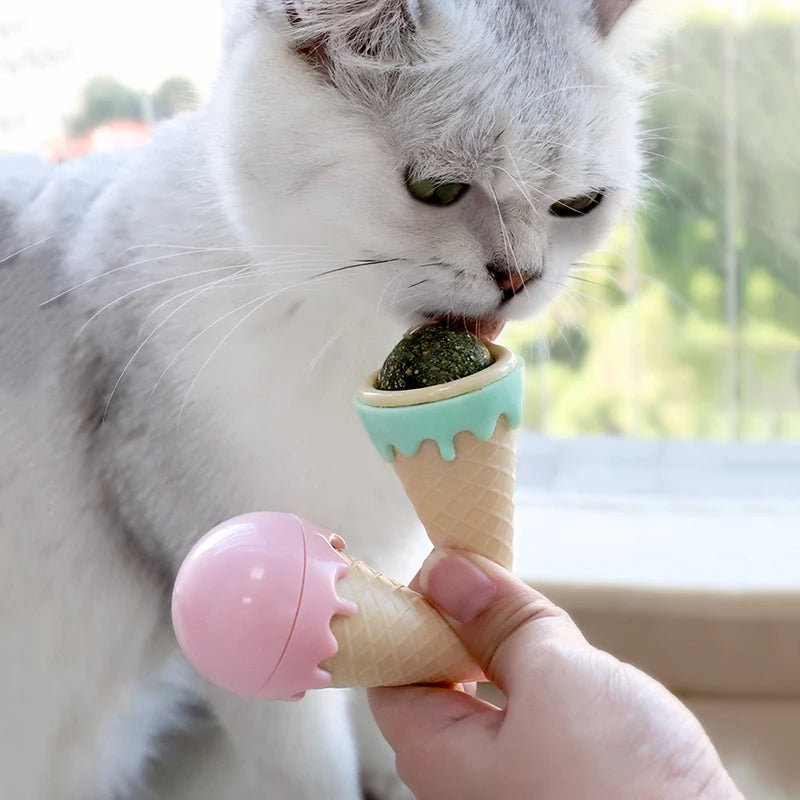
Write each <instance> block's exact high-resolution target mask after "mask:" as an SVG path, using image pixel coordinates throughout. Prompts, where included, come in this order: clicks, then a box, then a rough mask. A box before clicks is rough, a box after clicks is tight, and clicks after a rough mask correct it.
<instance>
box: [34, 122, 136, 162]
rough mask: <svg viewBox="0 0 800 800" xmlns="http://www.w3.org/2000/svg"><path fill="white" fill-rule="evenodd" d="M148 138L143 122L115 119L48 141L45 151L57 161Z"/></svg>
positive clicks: (103, 151) (129, 145) (125, 145)
mask: <svg viewBox="0 0 800 800" xmlns="http://www.w3.org/2000/svg"><path fill="white" fill-rule="evenodd" d="M149 138H150V128H149V127H148V126H147V125H145V124H144V123H143V122H134V121H132V120H117V121H114V122H108V123H106V124H105V125H100V126H99V127H97V128H95V129H94V130H93V131H90V132H89V133H87V134H85V135H84V136H80V137H77V138H74V139H58V140H56V141H53V142H48V143H47V144H46V145H45V152H46V154H47V157H48V158H49V159H50V160H51V161H54V162H56V163H58V162H61V161H67V160H69V159H71V158H79V157H80V156H85V155H87V154H89V153H108V152H111V151H112V150H119V149H120V148H122V147H131V146H134V145H137V144H142V143H143V142H146V141H147V140H148V139H149Z"/></svg>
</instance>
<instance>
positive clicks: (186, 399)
mask: <svg viewBox="0 0 800 800" xmlns="http://www.w3.org/2000/svg"><path fill="white" fill-rule="evenodd" d="M293 288H295V287H294V286H287V287H285V288H283V289H278V290H277V291H275V292H270V293H269V294H267V295H262V296H261V297H259V298H256V303H257V305H256V306H255V308H252V309H250V311H248V312H247V313H246V314H245V315H244V317H242V319H240V320H239V321H238V322H237V323H236V324H235V325H234V326H233V328H231V329H230V330H229V331H228V332H227V333H226V334H225V336H223V338H222V340H221V341H220V342H219V344H217V346H216V347H215V348H214V349H213V350H212V351H211V353H210V354H209V355H208V358H206V360H205V361H204V362H203V363H202V364H201V365H200V369H199V370H197V372H196V373H195V376H194V378H193V379H192V382H191V383H190V384H189V388H188V389H187V390H186V394H185V396H184V398H183V402H182V403H181V407H180V410H179V411H178V422H179V423H180V420H181V418H182V417H183V411H184V409H185V408H186V404H187V403H188V402H189V397H190V395H191V393H192V390H193V389H194V387H195V386H196V385H197V382H198V381H199V380H200V376H201V375H202V374H203V372H204V371H205V369H206V367H207V366H208V365H209V364H210V363H211V360H212V359H213V358H214V356H215V355H216V354H217V353H218V352H219V351H220V350H221V349H222V347H223V346H224V345H225V342H227V341H228V340H229V339H230V338H231V336H233V335H234V334H235V333H236V331H238V330H239V328H241V327H242V325H244V324H245V323H246V322H247V320H249V319H250V318H251V317H252V316H253V315H254V314H256V313H258V312H259V311H260V310H261V309H262V308H264V306H266V305H267V303H269V302H270V301H271V300H274V299H275V298H276V297H280V296H281V295H283V294H286V292H288V291H289V290H290V289H293ZM248 305H250V304H248ZM240 310H241V307H240V308H238V309H236V311H240Z"/></svg>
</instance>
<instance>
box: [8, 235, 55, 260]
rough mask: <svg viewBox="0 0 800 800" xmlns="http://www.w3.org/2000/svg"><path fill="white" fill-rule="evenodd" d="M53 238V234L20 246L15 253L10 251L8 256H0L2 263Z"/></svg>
mask: <svg viewBox="0 0 800 800" xmlns="http://www.w3.org/2000/svg"><path fill="white" fill-rule="evenodd" d="M52 238H53V235H50V236H45V237H44V238H43V239H39V240H37V241H35V242H33V243H32V244H27V245H25V247H20V248H19V250H15V251H14V252H13V253H9V254H8V255H7V256H3V258H0V264H5V263H6V262H8V261H11V259H12V258H16V257H17V256H21V255H22V254H23V253H27V252H28V251H29V250H33V249H34V248H35V247H39V245H42V244H45V243H46V242H49V241H50V240H51V239H52Z"/></svg>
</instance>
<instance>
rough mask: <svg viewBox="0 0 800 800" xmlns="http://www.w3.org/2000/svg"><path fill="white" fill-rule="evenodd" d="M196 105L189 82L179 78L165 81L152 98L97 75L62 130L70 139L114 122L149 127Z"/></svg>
mask: <svg viewBox="0 0 800 800" xmlns="http://www.w3.org/2000/svg"><path fill="white" fill-rule="evenodd" d="M197 102H198V98H197V92H196V91H195V88H194V86H193V85H192V82H191V81H190V80H189V79H188V78H184V77H183V76H181V75H173V76H172V77H170V78H167V79H166V80H165V81H164V82H163V83H162V84H161V85H160V86H159V87H158V88H157V89H156V90H155V91H154V92H153V93H152V94H149V93H146V92H137V91H135V90H134V89H132V88H131V87H130V86H126V85H125V84H124V83H122V81H120V80H118V79H117V78H115V77H113V76H110V75H98V76H96V77H94V78H92V80H90V81H89V82H88V83H87V84H86V85H85V86H84V87H83V89H82V90H81V93H80V99H79V105H78V110H77V112H76V113H75V115H74V116H73V117H71V118H70V119H69V120H68V121H67V124H66V127H67V130H68V131H69V133H70V134H71V135H72V136H80V135H81V134H84V133H87V132H89V131H91V130H93V129H94V128H97V127H99V126H100V125H103V124H104V123H106V122H114V121H117V120H128V121H133V122H144V123H148V124H152V123H153V122H158V121H159V120H162V119H167V118H168V117H171V116H174V115H175V114H177V113H179V112H180V111H185V110H188V109H191V108H194V107H195V106H196V105H197Z"/></svg>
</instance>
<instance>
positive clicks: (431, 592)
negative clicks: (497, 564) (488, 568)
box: [419, 551, 495, 622]
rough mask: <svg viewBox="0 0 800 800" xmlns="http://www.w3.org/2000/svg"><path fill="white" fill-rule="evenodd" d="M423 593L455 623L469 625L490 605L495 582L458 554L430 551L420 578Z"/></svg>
mask: <svg viewBox="0 0 800 800" xmlns="http://www.w3.org/2000/svg"><path fill="white" fill-rule="evenodd" d="M419 582H420V586H421V588H422V591H423V592H424V593H425V594H426V595H427V596H428V597H429V598H430V599H431V600H433V602H434V603H436V605H437V606H439V608H441V609H442V611H444V612H446V613H447V614H449V615H450V616H451V617H453V618H454V619H455V620H457V621H458V622H470V621H471V620H473V619H475V617H477V616H478V614H480V613H481V611H483V610H484V609H485V608H486V607H487V606H488V605H489V603H491V602H492V598H493V597H494V592H495V585H494V581H493V580H492V579H491V578H490V577H489V576H488V575H486V574H485V573H483V572H481V570H480V569H479V568H478V567H477V566H475V564H473V563H472V562H471V561H469V560H468V559H466V558H464V557H463V556H460V555H454V554H451V553H443V552H441V551H435V552H433V553H432V554H431V555H430V556H429V558H428V560H427V561H426V562H425V564H424V565H423V567H422V570H421V572H420V575H419Z"/></svg>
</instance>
